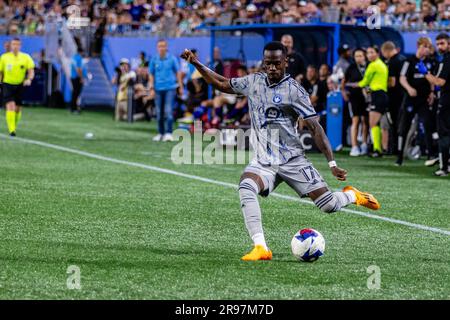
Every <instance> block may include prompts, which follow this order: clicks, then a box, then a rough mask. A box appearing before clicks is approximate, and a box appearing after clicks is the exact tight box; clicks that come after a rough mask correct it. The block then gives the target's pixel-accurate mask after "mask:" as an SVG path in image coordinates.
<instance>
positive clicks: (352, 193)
mask: <svg viewBox="0 0 450 320" xmlns="http://www.w3.org/2000/svg"><path fill="white" fill-rule="evenodd" d="M344 193H345V194H346V195H347V197H348V198H349V199H350V202H351V203H356V195H355V191H353V190H348V191H345V192H344Z"/></svg>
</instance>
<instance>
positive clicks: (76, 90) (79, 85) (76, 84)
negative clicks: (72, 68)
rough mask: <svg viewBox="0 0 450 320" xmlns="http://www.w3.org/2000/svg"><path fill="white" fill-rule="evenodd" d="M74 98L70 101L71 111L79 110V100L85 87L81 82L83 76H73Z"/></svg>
mask: <svg viewBox="0 0 450 320" xmlns="http://www.w3.org/2000/svg"><path fill="white" fill-rule="evenodd" d="M70 80H71V81H72V100H71V102H70V111H76V110H78V106H77V100H78V97H79V96H80V94H81V90H82V89H83V83H81V78H72V79H70Z"/></svg>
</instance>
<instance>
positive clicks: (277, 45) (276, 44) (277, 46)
mask: <svg viewBox="0 0 450 320" xmlns="http://www.w3.org/2000/svg"><path fill="white" fill-rule="evenodd" d="M266 50H267V51H277V50H281V52H283V55H284V56H287V48H286V47H285V46H284V45H283V44H282V43H281V42H280V41H272V42H269V43H268V44H266V45H265V46H264V50H263V53H264V51H266Z"/></svg>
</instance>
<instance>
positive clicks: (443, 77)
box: [425, 34, 450, 177]
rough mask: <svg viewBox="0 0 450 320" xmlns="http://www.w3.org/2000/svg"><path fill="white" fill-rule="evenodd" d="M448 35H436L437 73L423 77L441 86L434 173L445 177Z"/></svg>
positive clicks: (449, 141)
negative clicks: (441, 54)
mask: <svg viewBox="0 0 450 320" xmlns="http://www.w3.org/2000/svg"><path fill="white" fill-rule="evenodd" d="M448 41H449V36H448V35H447V34H439V35H438V36H437V37H436V46H437V47H438V50H439V51H440V52H442V53H444V52H445V51H446V50H445V48H447V52H446V53H445V54H444V56H443V59H442V61H441V62H440V63H439V66H438V70H437V74H436V75H435V76H433V75H432V74H431V73H429V72H428V73H427V74H426V76H425V78H426V79H427V80H428V81H429V82H430V84H432V85H435V86H439V87H441V90H440V97H439V104H438V109H437V114H436V117H437V129H438V134H439V170H437V171H436V172H435V173H434V174H435V175H436V176H441V177H445V176H447V175H448V172H449V159H450V155H449V149H450V52H448V49H449V43H448Z"/></svg>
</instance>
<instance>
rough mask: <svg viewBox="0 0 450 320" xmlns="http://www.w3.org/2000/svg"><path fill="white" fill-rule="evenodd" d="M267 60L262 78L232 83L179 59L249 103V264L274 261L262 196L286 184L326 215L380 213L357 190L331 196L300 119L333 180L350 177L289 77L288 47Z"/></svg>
mask: <svg viewBox="0 0 450 320" xmlns="http://www.w3.org/2000/svg"><path fill="white" fill-rule="evenodd" d="M263 55H264V56H263V62H262V67H263V72H257V73H253V74H250V75H247V76H245V77H241V78H232V79H228V78H225V77H223V76H220V75H218V74H217V73H215V72H214V71H212V70H210V69H209V68H207V67H206V66H205V65H203V64H202V63H200V62H199V61H198V59H197V58H196V57H195V55H193V54H192V52H190V51H189V50H187V49H186V50H185V51H184V52H183V53H182V55H181V57H182V58H183V59H185V60H187V61H188V62H190V63H192V64H193V65H194V66H195V67H196V68H197V70H198V71H199V72H200V73H201V74H202V76H203V78H204V79H205V80H206V82H207V83H209V84H211V85H213V86H214V87H215V88H216V89H217V90H220V91H223V92H227V93H236V94H241V95H245V96H247V97H248V105H249V110H250V111H249V112H250V118H251V128H252V130H251V137H250V139H251V141H252V146H253V149H254V153H255V156H254V158H253V160H252V161H251V162H250V164H249V165H248V166H247V167H246V168H245V170H244V173H243V174H242V176H241V180H240V183H239V197H240V203H241V208H242V212H243V215H244V220H245V224H246V227H247V230H248V232H249V234H250V237H251V238H252V240H253V243H254V248H253V250H252V251H251V252H250V253H248V254H246V255H244V256H243V257H242V260H245V261H255V260H271V259H272V252H271V251H270V250H269V248H268V247H267V244H266V241H265V237H264V232H263V226H262V221H261V209H260V206H259V202H258V194H260V195H262V196H268V195H269V193H270V192H272V191H273V190H274V189H275V188H276V187H277V186H278V185H279V184H280V183H281V182H282V181H285V182H286V183H287V184H288V185H289V186H290V187H291V188H293V189H294V190H295V191H296V192H297V194H298V195H299V196H306V195H307V196H309V197H310V198H311V199H312V200H313V201H314V203H315V204H316V206H317V207H319V208H320V209H321V210H322V211H324V212H327V213H331V212H335V211H339V210H340V209H341V208H343V207H345V206H347V205H349V204H350V203H355V204H357V205H362V206H365V207H367V208H370V209H374V210H377V209H379V208H380V204H379V203H378V201H377V200H376V199H375V198H374V196H372V195H371V194H368V193H364V192H360V191H358V190H357V189H355V188H353V187H350V186H347V187H345V188H344V190H343V191H337V192H331V191H330V189H329V188H328V185H327V184H326V183H325V181H324V180H323V179H322V177H321V175H320V174H319V172H317V170H316V169H315V168H314V166H313V165H312V163H311V162H310V161H309V160H308V159H307V158H306V157H305V150H304V149H303V147H302V144H301V143H300V139H299V136H298V134H297V131H296V123H297V120H298V119H302V120H303V122H304V124H305V125H306V127H307V128H308V129H309V130H310V131H311V134H312V135H313V137H314V141H315V143H316V144H317V146H318V148H319V149H320V150H321V151H322V153H323V154H324V155H325V157H326V158H327V161H328V164H329V167H330V169H331V172H332V174H333V175H334V176H335V177H336V178H337V179H338V180H340V181H345V180H346V176H347V171H346V170H344V169H341V168H339V167H338V166H337V164H336V161H335V160H334V156H333V152H332V150H331V147H330V144H329V141H328V138H327V136H326V135H325V132H324V130H323V129H322V127H321V125H320V124H319V122H318V117H317V115H316V112H315V110H314V108H313V107H312V105H311V102H310V100H309V96H308V94H307V93H306V91H305V89H303V87H302V86H300V85H299V84H298V82H297V81H295V80H294V79H293V78H291V77H290V76H289V74H286V67H287V64H288V60H287V51H286V47H285V46H284V45H283V44H281V42H277V41H276V42H270V43H268V44H266V46H265V47H264V51H263ZM274 136H275V138H273V137H274ZM276 136H278V138H276Z"/></svg>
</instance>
